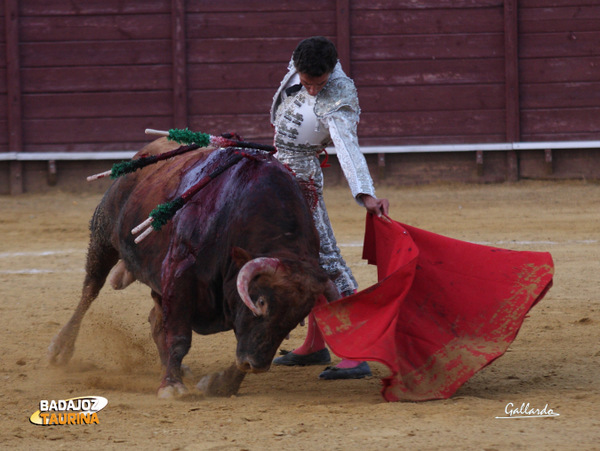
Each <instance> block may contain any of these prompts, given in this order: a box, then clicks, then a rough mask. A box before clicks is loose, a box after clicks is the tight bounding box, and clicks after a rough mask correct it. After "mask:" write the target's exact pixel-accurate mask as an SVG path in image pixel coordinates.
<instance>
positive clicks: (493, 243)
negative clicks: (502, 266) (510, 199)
mask: <svg viewBox="0 0 600 451" xmlns="http://www.w3.org/2000/svg"><path fill="white" fill-rule="evenodd" d="M468 242H470V243H472V244H480V245H482V246H500V245H507V244H508V245H515V246H537V245H549V246H556V245H559V244H596V243H598V240H567V241H520V240H502V241H468ZM338 246H339V247H362V246H363V243H362V241H360V242H359V241H353V242H350V243H338Z"/></svg>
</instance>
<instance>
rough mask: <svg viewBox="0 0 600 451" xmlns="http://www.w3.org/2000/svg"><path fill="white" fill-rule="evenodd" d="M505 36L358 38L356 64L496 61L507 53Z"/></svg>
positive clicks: (355, 49) (461, 35)
mask: <svg viewBox="0 0 600 451" xmlns="http://www.w3.org/2000/svg"><path fill="white" fill-rule="evenodd" d="M503 45H504V44H503V36H502V33H489V34H440V35H424V36H412V35H410V36H385V37H379V36H377V37H355V38H353V40H352V58H353V60H356V61H372V60H406V59H433V58H435V59H437V58H445V59H449V58H494V57H498V56H502V53H503Z"/></svg>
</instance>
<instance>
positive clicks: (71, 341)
mask: <svg viewBox="0 0 600 451" xmlns="http://www.w3.org/2000/svg"><path fill="white" fill-rule="evenodd" d="M118 260H119V254H118V252H117V251H116V250H115V249H114V248H112V247H109V246H105V245H102V244H101V243H100V242H99V241H97V240H95V239H94V236H93V235H92V239H91V241H90V245H89V249H88V254H87V261H86V266H85V279H84V282H83V289H82V291H81V299H80V300H79V304H78V305H77V308H76V309H75V312H74V313H73V315H72V316H71V318H70V319H69V321H68V322H67V323H66V324H65V325H64V326H63V328H62V329H61V330H60V332H59V333H58V334H57V335H56V336H55V337H54V338H53V339H52V342H51V343H50V346H49V347H48V359H49V361H50V363H51V364H53V365H65V364H67V363H68V362H69V360H70V359H71V357H72V356H73V352H74V350H75V340H76V339H77V334H78V333H79V327H80V325H81V321H82V320H83V317H84V316H85V313H86V312H87V310H88V309H89V307H90V305H91V304H92V302H93V301H94V299H96V297H97V296H98V293H99V292H100V289H101V288H102V287H103V285H104V282H106V277H107V276H108V274H109V272H110V270H111V268H112V267H113V266H114V265H115V264H116V263H117V261H118Z"/></svg>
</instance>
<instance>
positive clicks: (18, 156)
mask: <svg viewBox="0 0 600 451" xmlns="http://www.w3.org/2000/svg"><path fill="white" fill-rule="evenodd" d="M546 149H552V150H560V149H599V150H600V141H548V142H521V143H482V144H427V145H419V146H416V145H415V146H412V145H410V146H363V147H361V151H362V153H363V154H386V153H436V152H478V151H481V152H502V151H511V150H546ZM326 150H327V153H329V154H330V155H331V154H335V153H336V151H335V147H328V148H327V149H326ZM135 154H136V152H135V151H114V152H4V153H0V161H49V160H128V159H131V158H132V157H133V156H134V155H135Z"/></svg>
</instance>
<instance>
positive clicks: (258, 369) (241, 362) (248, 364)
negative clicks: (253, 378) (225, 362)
mask: <svg viewBox="0 0 600 451" xmlns="http://www.w3.org/2000/svg"><path fill="white" fill-rule="evenodd" d="M237 367H238V369H239V370H240V371H243V372H244V373H264V372H266V371H269V368H271V363H270V362H269V363H267V364H266V365H258V364H257V363H256V362H254V361H253V360H252V359H251V358H249V357H244V358H238V359H237Z"/></svg>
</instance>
